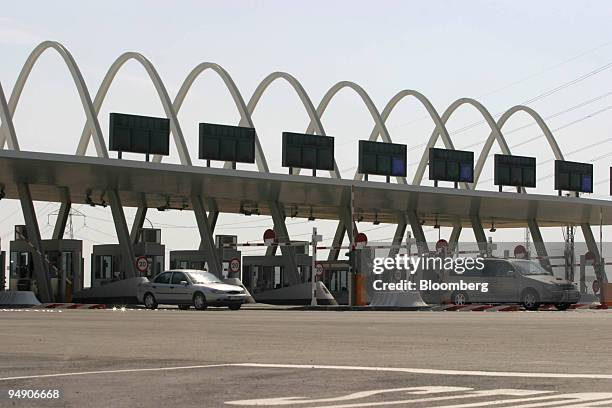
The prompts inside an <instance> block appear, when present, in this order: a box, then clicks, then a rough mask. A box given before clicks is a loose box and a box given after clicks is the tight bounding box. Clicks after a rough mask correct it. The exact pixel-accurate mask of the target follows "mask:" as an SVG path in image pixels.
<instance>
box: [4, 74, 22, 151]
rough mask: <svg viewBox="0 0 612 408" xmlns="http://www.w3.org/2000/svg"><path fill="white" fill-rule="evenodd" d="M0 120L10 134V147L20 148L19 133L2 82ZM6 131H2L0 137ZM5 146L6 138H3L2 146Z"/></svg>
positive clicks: (12, 148) (13, 148)
mask: <svg viewBox="0 0 612 408" xmlns="http://www.w3.org/2000/svg"><path fill="white" fill-rule="evenodd" d="M0 120H1V121H2V129H4V128H6V133H7V134H8V137H7V138H6V139H8V148H9V149H11V150H19V141H18V140H17V134H16V133H15V125H14V124H13V116H12V115H11V113H10V111H9V107H8V105H7V103H6V96H5V95H4V90H3V89H2V84H1V83H0ZM3 135H4V132H2V131H0V138H2V137H3ZM3 147H4V140H1V143H0V148H3Z"/></svg>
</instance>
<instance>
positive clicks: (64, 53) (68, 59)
mask: <svg viewBox="0 0 612 408" xmlns="http://www.w3.org/2000/svg"><path fill="white" fill-rule="evenodd" d="M50 48H51V49H54V50H55V51H57V53H58V54H59V55H60V56H61V57H62V59H63V60H64V62H65V63H66V66H67V67H68V69H69V70H70V74H71V75H72V79H73V81H74V84H75V85H76V87H77V90H78V92H79V97H80V99H81V104H82V105H83V110H84V111H85V116H86V117H87V122H88V123H90V124H91V125H90V126H91V127H92V128H93V135H94V143H95V146H96V152H97V154H98V156H99V157H108V150H107V149H106V144H105V143H104V138H103V137H102V131H101V129H100V123H99V122H98V119H97V117H96V114H95V113H94V109H93V104H92V102H91V97H90V95H89V90H88V89H87V86H86V85H85V81H84V80H83V75H81V71H80V70H79V67H78V66H77V64H76V62H75V60H74V58H73V57H72V54H70V52H69V51H68V50H67V49H66V48H65V47H64V46H63V45H62V44H60V43H58V42H55V41H44V42H42V43H40V44H39V45H38V46H37V47H36V48H34V50H33V51H32V52H31V53H30V55H29V56H28V59H27V60H26V62H25V64H24V65H23V67H22V68H21V72H20V73H19V76H18V77H17V81H16V82H15V86H14V87H13V91H12V92H11V97H10V99H9V102H8V105H7V106H8V113H9V115H10V116H11V118H12V117H13V115H14V114H15V110H16V109H17V104H18V102H19V99H20V97H21V93H22V92H23V88H24V87H25V84H26V82H27V80H28V78H29V76H30V73H31V72H32V68H33V67H34V65H35V64H36V62H37V61H38V59H39V58H40V56H41V55H42V54H43V53H44V52H45V51H46V50H48V49H50ZM6 134H7V129H6V128H5V123H4V122H3V123H2V127H1V128H0V148H3V147H4V141H5V140H6ZM15 137H16V135H15Z"/></svg>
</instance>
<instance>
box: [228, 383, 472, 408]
mask: <svg viewBox="0 0 612 408" xmlns="http://www.w3.org/2000/svg"><path fill="white" fill-rule="evenodd" d="M471 390H473V388H468V387H445V386H425V387H408V388H389V389H383V390H369V391H359V392H354V393H352V394H347V395H341V396H339V397H330V398H318V399H312V398H306V397H278V398H263V399H250V400H237V401H227V402H226V404H231V405H266V406H270V405H277V406H278V405H293V404H320V403H323V402H340V401H350V400H356V399H361V398H368V397H372V396H374V395H380V394H386V393H392V392H403V393H406V394H414V395H422V394H432V393H443V392H458V391H471Z"/></svg>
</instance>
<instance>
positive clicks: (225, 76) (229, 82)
mask: <svg viewBox="0 0 612 408" xmlns="http://www.w3.org/2000/svg"><path fill="white" fill-rule="evenodd" d="M208 69H210V70H212V71H214V72H215V73H217V74H218V75H219V77H221V79H222V80H223V83H224V84H225V87H226V88H227V90H228V91H229V92H230V95H231V96H232V99H233V100H234V104H235V105H236V109H238V113H239V114H240V123H239V126H249V127H252V128H254V127H255V126H254V124H253V120H252V119H251V115H250V113H249V111H248V109H247V107H246V104H245V103H244V98H243V97H242V95H241V94H240V91H238V87H237V86H236V83H235V82H234V80H233V79H232V77H231V76H230V74H229V73H228V72H227V71H226V70H225V69H224V68H223V67H221V66H220V65H218V64H215V63H213V62H203V63H201V64H198V65H197V66H196V67H195V68H194V69H192V70H191V72H190V73H189V75H187V78H185V80H184V81H183V84H182V85H181V88H180V89H179V91H178V93H177V94H176V96H175V97H174V103H173V104H172V106H173V107H174V110H175V111H176V113H177V114H178V112H179V111H180V109H181V107H182V106H183V102H184V101H185V98H186V97H187V93H188V92H189V90H190V89H191V87H192V85H193V83H194V82H195V80H196V79H197V78H198V77H199V76H200V75H201V74H202V73H204V72H205V71H206V70H208ZM255 161H256V163H257V168H258V169H259V171H263V172H269V168H268V163H267V161H266V158H265V155H264V153H263V149H262V148H261V143H260V141H259V136H257V135H255Z"/></svg>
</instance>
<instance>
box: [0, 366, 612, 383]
mask: <svg viewBox="0 0 612 408" xmlns="http://www.w3.org/2000/svg"><path fill="white" fill-rule="evenodd" d="M215 367H251V368H287V369H318V370H351V371H377V372H393V373H406V374H430V375H455V376H477V377H516V378H569V379H592V380H612V374H584V373H576V374H563V373H528V372H506V371H475V370H470V371H465V370H439V369H430V368H402V367H372V366H338V365H320V364H269V363H224V364H208V365H192V366H174V367H153V368H132V369H122V370H100V371H81V372H69V373H55V374H37V375H24V376H15V377H4V378H0V381H10V380H27V379H35V378H52V377H70V376H80V375H95V374H121V373H133V372H146V371H172V370H195V369H199V368H215Z"/></svg>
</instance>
